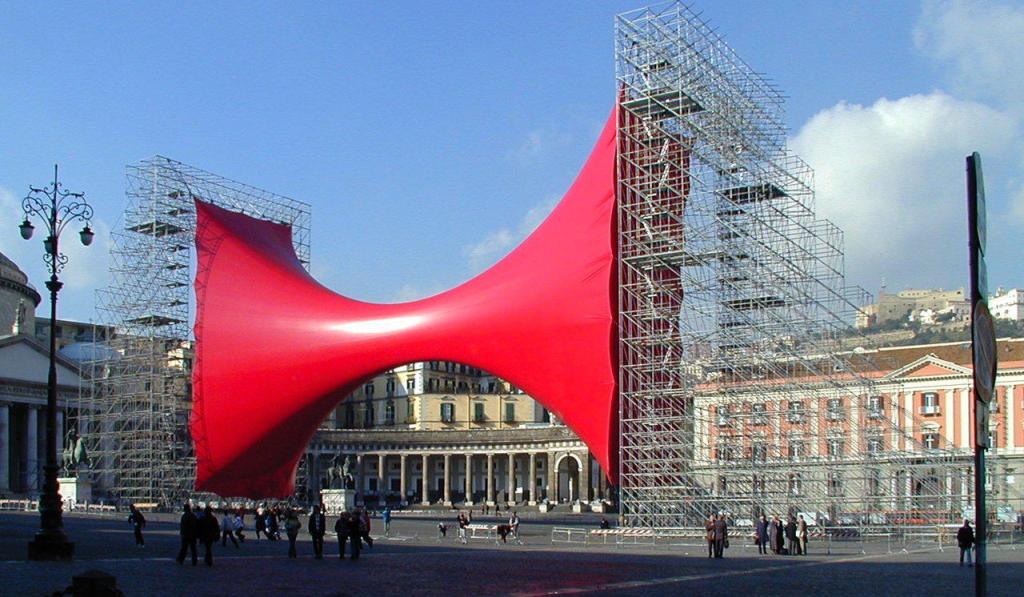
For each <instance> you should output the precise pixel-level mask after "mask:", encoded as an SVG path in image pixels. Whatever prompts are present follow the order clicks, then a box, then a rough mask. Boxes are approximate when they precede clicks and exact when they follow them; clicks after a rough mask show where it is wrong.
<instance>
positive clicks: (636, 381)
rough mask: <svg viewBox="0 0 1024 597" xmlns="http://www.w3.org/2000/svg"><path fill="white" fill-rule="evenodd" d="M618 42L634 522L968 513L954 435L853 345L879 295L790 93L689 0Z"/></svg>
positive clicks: (878, 519) (625, 501) (633, 25)
mask: <svg viewBox="0 0 1024 597" xmlns="http://www.w3.org/2000/svg"><path fill="white" fill-rule="evenodd" d="M615 42H616V43H615V48H616V50H615V51H616V74H617V85H618V93H619V122H618V125H619V130H618V135H619V156H618V164H617V177H618V183H617V184H618V190H617V200H618V222H617V225H618V251H619V309H620V314H619V334H620V347H619V363H620V373H619V376H620V377H619V381H620V389H621V394H620V404H619V412H620V445H621V463H620V480H621V494H620V495H621V502H622V518H623V522H624V524H626V525H629V526H637V527H651V528H661V529H665V528H675V527H686V526H694V525H700V524H701V523H702V521H703V520H705V519H706V518H707V516H708V514H709V513H711V512H716V513H717V512H725V513H728V514H729V515H730V516H732V517H733V518H734V519H754V518H755V517H756V516H757V515H759V514H761V513H765V514H767V515H768V516H771V515H773V514H779V515H783V516H785V515H792V514H794V513H797V512H813V513H815V518H817V519H821V520H826V521H828V523H829V524H852V525H859V526H865V525H869V524H874V525H887V526H892V525H905V524H912V523H920V522H930V523H934V522H939V521H940V520H941V521H942V522H948V521H953V520H956V518H957V517H958V516H959V515H960V514H959V511H958V510H957V509H958V508H960V507H962V506H963V505H964V504H963V503H961V502H959V501H958V500H962V499H966V493H965V492H966V490H965V489H963V488H962V487H961V485H960V484H961V480H962V479H963V478H964V474H965V469H964V467H963V465H962V463H960V464H957V463H956V462H955V461H954V459H953V457H952V456H951V454H952V452H951V451H950V450H948V449H947V448H948V446H949V444H948V442H946V441H943V442H940V444H941V445H935V444H934V443H932V444H930V445H928V446H923V445H922V433H921V431H922V430H921V424H922V423H921V421H920V420H919V419H918V418H917V416H916V414H915V413H914V412H913V410H912V406H911V405H910V404H909V402H908V401H906V400H905V401H904V402H903V403H899V402H897V401H892V400H890V401H889V403H884V402H882V401H881V400H880V399H881V397H880V396H878V395H877V393H876V391H875V389H874V381H873V376H872V372H873V371H874V370H876V369H877V368H878V367H877V365H876V364H873V363H870V362H868V361H866V360H865V359H863V358H860V357H859V355H857V354H854V353H842V352H840V350H839V348H840V346H839V340H840V339H841V338H842V337H844V336H847V335H848V334H850V333H852V330H851V327H852V326H851V324H852V322H853V316H854V314H855V313H856V311H857V310H858V308H859V306H860V305H862V304H864V302H865V301H864V298H865V296H864V295H863V293H862V292H861V291H859V290H858V289H853V288H849V287H847V286H846V284H845V278H844V264H843V237H842V232H841V231H840V230H839V229H838V228H837V227H836V226H834V225H833V224H832V223H830V222H828V221H826V220H823V219H820V218H818V217H816V215H815V213H814V208H813V192H812V183H813V181H812V172H811V170H810V168H809V167H808V166H807V165H806V164H805V163H804V162H802V161H801V160H800V159H799V158H798V157H796V156H794V155H792V154H791V153H789V152H788V151H787V149H786V146H785V133H786V129H785V125H784V123H783V111H782V104H783V98H782V95H781V94H780V92H779V91H778V90H777V89H775V88H773V87H772V86H771V85H770V84H769V83H767V82H766V81H765V80H764V79H763V78H762V77H761V76H759V75H757V74H756V73H755V72H753V71H752V70H751V69H750V68H749V67H748V66H747V65H746V64H745V63H744V62H743V61H742V60H741V59H740V58H739V57H737V56H736V55H735V54H734V53H733V51H732V50H731V49H730V48H729V46H728V45H727V44H726V43H725V42H724V41H723V40H722V39H721V38H720V37H719V36H718V35H717V34H716V33H714V31H713V30H712V29H711V28H710V27H709V26H708V25H707V24H706V23H704V22H703V21H701V20H700V18H699V17H698V16H697V15H696V14H694V13H693V12H692V11H691V10H690V9H689V8H687V7H685V6H684V5H682V4H680V3H669V4H665V5H660V6H659V7H658V8H647V9H642V10H638V11H634V12H629V13H625V14H622V15H619V16H618V17H617V19H616V39H615ZM908 422H909V423H910V424H909V425H908V424H907V423H908ZM926 448H927V449H926Z"/></svg>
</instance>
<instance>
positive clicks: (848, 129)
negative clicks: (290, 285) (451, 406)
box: [0, 1, 1024, 320]
mask: <svg viewBox="0 0 1024 597" xmlns="http://www.w3.org/2000/svg"><path fill="white" fill-rule="evenodd" d="M642 5H643V3H640V2H612V1H596V2H444V3H437V5H432V4H428V3H425V2H388V3H375V2H334V3H313V2H293V3H262V4H261V5H260V7H259V9H253V7H252V6H251V5H248V4H242V3H230V2H216V3H199V2H185V3H163V2H146V3H127V2H109V3H74V4H71V3H64V4H43V3H13V2H10V3H9V2H2V1H0V83H2V91H0V231H2V232H0V251H2V252H4V253H5V254H7V255H9V256H10V257H12V258H13V259H15V261H17V262H18V263H19V264H20V265H22V267H23V269H25V270H26V271H27V272H28V273H29V275H30V277H31V279H32V281H33V283H34V284H35V285H36V286H37V287H42V281H43V273H42V259H41V255H42V248H41V246H39V243H37V242H33V243H32V244H29V243H25V242H23V241H21V240H20V239H18V238H17V232H16V226H17V222H18V221H19V220H20V207H19V200H20V198H21V197H22V196H23V195H24V193H25V191H26V190H27V186H28V185H29V184H33V185H43V184H46V182H47V181H48V179H49V176H50V174H51V172H52V164H53V163H54V162H59V163H60V164H61V170H62V180H63V181H64V182H65V183H66V184H67V186H68V187H69V188H71V189H73V190H82V191H85V192H86V193H87V197H88V198H89V200H90V201H91V203H92V204H93V206H94V207H95V208H96V211H97V218H96V222H95V225H94V227H95V228H96V229H97V231H98V232H99V233H100V234H101V235H103V234H105V233H108V232H109V230H110V228H111V227H114V226H116V225H117V223H118V218H119V214H120V212H121V210H122V209H123V207H124V203H125V200H124V166H125V164H128V163H131V162H135V161H137V160H140V159H144V158H147V157H150V156H153V155H155V154H160V155H165V156H168V157H171V158H174V159H177V160H180V161H183V162H186V163H189V164H192V165H195V166H198V167H200V168H203V169H206V170H209V171H212V172H215V173H218V174H221V175H223V176H227V177H230V178H234V179H236V180H240V181H242V182H246V183H248V184H252V185H255V186H258V187H262V188H265V189H267V190H270V191H273V192H276V193H280V194H283V195H287V196H290V197H293V198H295V199H300V200H303V201H306V202H309V203H310V204H312V209H313V231H312V238H313V242H312V254H313V272H314V275H316V276H317V277H318V278H319V279H321V280H322V281H323V282H324V283H325V284H327V285H328V286H330V287H331V288H334V289H335V290H337V291H339V292H342V293H344V294H348V295H350V296H353V297H355V298H360V299H365V300H372V301H396V300H406V299H412V298H417V297H420V296H424V295H426V294H431V293H433V292H436V291H440V290H443V289H445V288H448V287H450V286H453V285H455V284H457V283H459V282H460V281H463V280H465V279H467V278H468V277H470V276H472V275H473V274H474V273H476V272H478V271H481V270H482V269H483V268H485V267H487V265H489V264H491V263H493V262H495V261H496V260H497V259H499V258H500V257H501V256H502V255H503V254H504V253H506V252H507V251H508V250H510V249H511V248H513V247H514V245H515V244H516V243H517V242H518V241H519V240H520V239H521V238H523V237H524V236H525V234H527V233H528V232H529V231H530V229H531V228H532V226H534V225H536V223H537V222H539V221H540V220H541V219H542V218H543V216H544V214H545V213H546V210H547V209H550V206H551V205H552V204H553V202H554V201H556V200H557V199H558V197H560V196H561V194H562V192H563V191H564V190H565V189H566V188H567V186H568V185H569V183H570V182H571V181H572V179H573V177H574V176H575V174H576V172H577V170H578V168H579V166H580V165H581V164H582V161H583V159H584V158H585V157H586V155H587V153H588V152H589V149H590V146H591V144H592V142H593V140H594V138H595V136H596V134H597V131H598V128H599V126H600V125H601V123H602V122H603V120H604V118H605V117H606V115H607V114H608V111H609V110H610V108H611V105H612V101H613V98H614V56H613V18H614V15H615V14H617V13H620V12H624V11H627V10H631V9H633V8H637V7H640V6H642ZM693 6H694V8H695V9H696V10H698V11H701V12H702V14H703V16H704V18H705V19H707V20H708V21H710V22H711V23H712V25H714V26H715V27H716V28H717V30H718V31H719V33H720V34H721V35H722V36H723V37H724V38H725V39H726V40H727V41H728V42H729V43H730V45H732V46H733V47H734V48H735V50H736V51H737V52H738V54H739V55H740V56H742V57H743V58H744V59H745V60H746V61H747V62H748V63H749V64H750V65H751V66H752V67H753V68H754V69H755V70H757V71H759V72H762V73H765V74H766V76H767V77H768V78H769V79H771V80H772V81H774V82H775V83H776V84H777V85H778V86H779V87H780V88H781V89H782V90H783V91H784V92H785V93H786V95H787V96H788V97H789V98H790V99H789V101H788V103H787V124H788V126H789V127H790V129H791V141H792V143H791V145H792V146H793V147H794V148H795V149H797V150H798V152H799V153H801V155H802V156H803V157H804V158H805V159H806V160H807V161H808V162H810V164H811V166H812V167H814V168H815V170H816V179H817V181H818V187H819V203H820V206H821V211H822V212H823V213H824V214H826V215H828V216H829V217H830V218H832V219H833V220H835V221H836V222H837V223H838V224H839V225H840V226H842V227H843V228H844V229H846V230H847V240H848V245H849V246H848V253H847V266H848V268H849V270H850V274H851V279H852V281H853V282H855V283H857V284H860V285H863V286H865V287H867V288H868V289H869V290H871V291H873V292H877V290H878V286H879V283H880V280H881V279H882V278H883V277H884V278H885V279H886V281H887V282H888V285H889V288H890V290H896V289H899V288H902V287H906V286H918V287H919V286H944V287H959V286H963V285H966V283H967V279H966V265H965V264H966V250H965V248H964V245H965V243H966V241H965V240H964V237H963V235H964V230H965V228H966V224H964V223H963V219H962V218H963V217H964V216H963V212H964V207H963V203H964V200H963V194H964V193H963V157H964V156H965V155H967V154H968V153H969V152H970V151H973V150H975V149H977V150H980V151H982V154H983V157H984V159H985V166H986V182H987V184H988V194H989V200H990V212H991V213H990V218H989V222H990V226H991V227H992V230H991V234H990V239H991V240H990V242H991V244H992V246H991V247H990V253H991V254H992V256H991V257H990V260H989V266H990V283H991V284H992V286H996V285H1004V286H1022V285H1024V275H1022V273H1024V268H1022V266H1021V263H1020V262H1021V259H1020V257H1021V255H1022V252H1021V250H1020V249H1019V243H1018V242H1017V239H1018V238H1019V231H1020V230H1021V226H1022V224H1024V190H1022V189H1024V179H1022V177H1021V175H1020V172H1021V166H1022V161H1024V151H1022V148H1024V135H1022V132H1021V122H1022V117H1024V100H1022V99H1021V98H1024V82H1022V81H1024V77H1022V76H1021V74H1022V73H1021V71H1020V69H1021V66H1020V65H1021V64H1024V41H1022V40H1021V39H1020V38H1021V37H1022V36H1021V35H1020V31H1024V5H1022V4H1021V3H1019V2H1018V3H997V2H974V3H970V4H965V3H958V2H952V3H949V2H940V3H935V2H925V3H920V4H919V3H914V2H888V3H879V2H864V3H857V2H834V3H833V2H753V1H752V2H711V1H706V2H702V3H695V4H694V5H693ZM964 55H967V56H970V57H971V61H970V62H963V61H962V60H961V59H960V58H959V57H960V56H964ZM107 250H109V243H107V242H102V239H101V242H97V243H96V245H94V247H91V248H90V249H88V250H81V249H78V248H75V249H73V250H71V259H72V262H71V263H70V264H69V266H68V268H67V270H66V276H65V277H66V280H67V282H68V286H67V288H66V290H65V291H64V292H63V293H62V302H61V308H62V311H61V316H63V317H67V318H78V319H84V320H88V319H90V318H93V317H94V311H93V291H94V289H96V288H98V287H100V286H102V285H103V284H105V282H106V280H107V274H106V251H107Z"/></svg>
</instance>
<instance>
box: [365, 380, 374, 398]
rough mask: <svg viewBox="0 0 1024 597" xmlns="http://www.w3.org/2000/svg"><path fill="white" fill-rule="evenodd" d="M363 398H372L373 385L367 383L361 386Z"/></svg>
mask: <svg viewBox="0 0 1024 597" xmlns="http://www.w3.org/2000/svg"><path fill="white" fill-rule="evenodd" d="M363 396H365V397H367V398H373V383H372V382H371V383H368V384H366V385H365V386H363Z"/></svg>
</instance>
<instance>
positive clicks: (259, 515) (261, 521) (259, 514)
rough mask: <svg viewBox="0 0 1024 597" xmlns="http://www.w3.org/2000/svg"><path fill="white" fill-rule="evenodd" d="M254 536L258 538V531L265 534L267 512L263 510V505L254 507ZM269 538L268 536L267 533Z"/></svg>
mask: <svg viewBox="0 0 1024 597" xmlns="http://www.w3.org/2000/svg"><path fill="white" fill-rule="evenodd" d="M255 524H256V538H257V539H259V538H260V533H263V534H264V535H267V513H266V512H264V511H263V506H260V507H259V508H256V522H255ZM267 537H268V538H269V537H270V536H269V535H267Z"/></svg>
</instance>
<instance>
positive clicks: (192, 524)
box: [176, 504, 199, 566]
mask: <svg viewBox="0 0 1024 597" xmlns="http://www.w3.org/2000/svg"><path fill="white" fill-rule="evenodd" d="M184 510H185V511H184V513H183V514H182V515H181V522H180V523H179V525H178V534H179V535H180V536H181V549H180V550H178V557H177V558H176V560H177V562H178V563H179V564H184V563H185V550H191V551H192V565H193V566H195V565H196V560H197V558H196V539H197V537H198V534H197V533H198V532H199V521H198V520H196V515H195V514H193V513H192V506H190V505H188V504H185V509H184Z"/></svg>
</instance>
